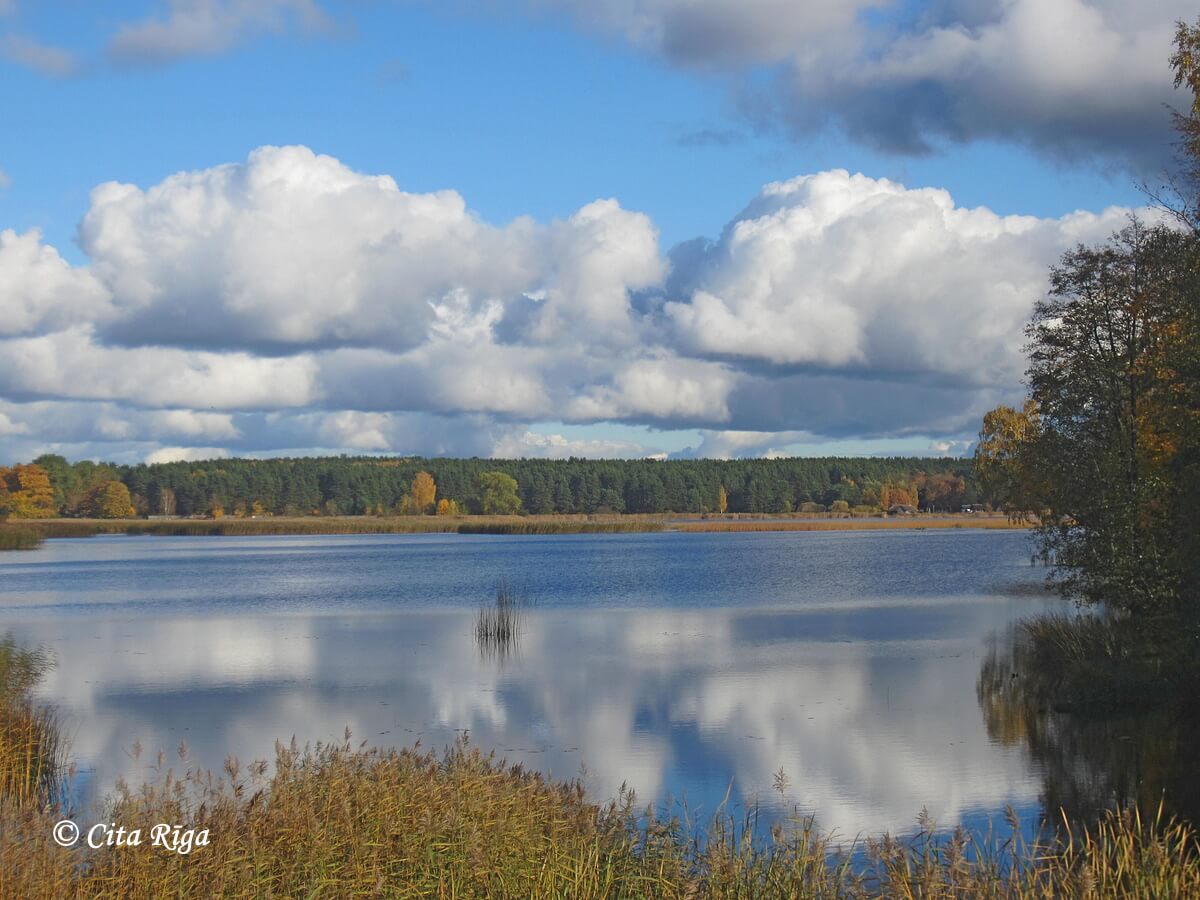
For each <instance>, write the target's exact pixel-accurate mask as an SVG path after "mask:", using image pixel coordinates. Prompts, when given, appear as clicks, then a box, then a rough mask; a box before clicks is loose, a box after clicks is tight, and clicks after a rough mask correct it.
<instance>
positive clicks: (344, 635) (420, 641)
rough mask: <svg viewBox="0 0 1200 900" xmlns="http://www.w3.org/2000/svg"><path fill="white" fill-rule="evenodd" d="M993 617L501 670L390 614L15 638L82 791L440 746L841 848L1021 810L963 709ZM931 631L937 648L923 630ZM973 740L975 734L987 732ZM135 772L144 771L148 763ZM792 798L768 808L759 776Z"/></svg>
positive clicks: (594, 632) (752, 620)
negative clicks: (349, 749) (42, 670)
mask: <svg viewBox="0 0 1200 900" xmlns="http://www.w3.org/2000/svg"><path fill="white" fill-rule="evenodd" d="M1012 602H1013V601H1012V600H1011V599H1006V598H991V599H988V598H976V599H975V602H973V603H972V604H963V603H962V601H961V599H959V598H946V599H945V600H943V601H931V600H929V599H922V600H921V601H920V602H914V603H912V604H909V605H899V604H894V603H893V604H891V605H889V606H888V607H886V608H871V607H869V606H863V607H860V608H856V609H849V610H845V611H841V612H835V611H831V610H827V609H823V608H819V607H818V608H815V609H812V610H801V611H796V612H781V611H756V610H737V609H710V610H690V611H689V610H675V609H654V610H578V609H575V610H545V609H534V610H531V611H529V612H528V613H527V615H526V616H525V618H524V633H523V634H522V636H521V652H520V654H517V655H513V656H510V657H507V658H506V659H505V660H504V661H503V664H500V661H499V660H498V659H496V658H494V657H488V656H483V657H481V655H480V653H479V648H478V646H477V644H476V640H475V631H474V629H475V620H474V616H473V614H472V613H470V612H469V611H466V610H453V611H410V612H404V613H401V614H362V615H350V616H346V615H301V616H272V617H246V616H235V617H225V618H213V617H211V616H200V617H175V618H168V619H166V620H163V619H157V618H149V617H135V618H129V619H125V620H118V621H91V620H89V621H86V622H85V623H79V625H80V626H81V627H76V628H73V629H72V630H71V632H70V633H64V631H63V629H62V628H61V627H59V626H56V625H54V624H52V623H49V622H44V621H42V622H32V623H27V624H26V625H24V626H23V627H21V628H19V629H17V633H18V637H19V638H20V639H22V640H24V641H28V642H37V643H42V644H45V645H47V646H49V647H51V648H52V649H53V651H54V652H55V653H56V655H57V658H58V667H57V668H56V669H55V670H54V672H53V673H52V674H51V675H50V677H49V679H48V681H47V682H46V684H45V686H44V694H45V696H47V697H48V698H52V699H54V700H55V701H56V702H58V703H60V704H61V705H62V707H63V710H64V712H65V713H66V714H67V716H68V721H69V722H70V723H72V725H73V731H74V735H73V737H74V748H75V752H76V754H77V756H78V757H79V758H80V759H81V760H82V761H83V763H84V766H85V768H86V769H88V770H89V777H90V779H91V783H92V785H93V786H100V787H101V788H103V787H104V786H107V785H110V784H111V783H112V781H113V779H114V778H116V777H126V778H129V779H134V780H136V779H140V778H143V777H145V776H146V775H147V774H148V773H147V771H146V768H145V761H144V760H137V759H134V758H132V757H131V756H130V755H129V754H128V753H127V752H126V751H127V750H128V748H130V747H131V746H132V745H133V743H134V742H135V741H140V742H141V744H142V745H144V746H145V747H147V748H151V749H156V748H158V747H165V748H167V749H168V751H169V750H170V749H172V748H174V747H175V746H176V745H178V743H179V742H180V741H181V740H182V741H186V742H187V743H188V745H189V747H190V752H191V758H192V759H193V760H195V761H196V762H197V763H198V764H200V765H204V766H211V767H214V768H215V767H219V766H220V764H221V762H222V760H223V759H224V757H225V755H226V754H228V753H233V754H236V755H238V756H239V757H240V758H242V759H243V760H245V759H251V758H255V757H264V756H267V755H269V754H270V751H271V747H272V745H273V742H274V740H275V739H276V738H283V739H285V740H286V739H288V738H290V737H291V736H292V735H293V734H295V735H297V736H298V737H299V738H300V740H301V741H303V740H334V739H337V738H339V737H340V736H341V734H342V732H343V729H344V728H345V727H346V726H349V727H350V728H351V729H352V731H353V732H354V733H355V735H356V736H357V737H358V738H360V739H367V740H370V741H372V742H374V743H382V744H401V745H403V744H411V743H413V742H414V741H416V740H418V739H420V740H421V741H422V743H423V745H424V746H440V745H443V744H446V743H449V742H451V741H452V740H453V739H454V738H455V736H456V734H458V733H461V732H463V731H467V732H469V733H470V736H471V739H472V740H473V741H474V742H475V743H477V744H479V745H481V746H483V747H487V748H491V747H495V748H496V749H497V750H498V751H499V752H500V753H501V754H502V755H505V756H507V757H509V758H511V759H517V758H519V759H522V760H525V761H527V762H529V763H531V764H533V765H535V766H537V767H538V768H540V769H543V770H546V771H550V772H553V773H555V774H558V775H562V776H571V775H575V774H576V773H578V772H579V771H581V767H584V768H586V771H587V773H588V775H587V784H588V787H589V789H590V791H591V792H592V794H593V796H595V797H596V798H597V799H602V798H606V797H610V796H613V795H615V793H616V792H617V790H618V788H619V786H620V785H621V783H622V782H628V783H629V784H630V785H631V786H633V787H634V788H635V789H636V790H637V791H638V793H639V795H640V796H641V797H642V798H643V799H658V800H661V799H663V798H666V797H674V798H676V799H680V798H686V800H687V802H688V804H689V806H690V808H691V809H692V810H693V811H694V812H695V813H696V814H698V815H700V816H703V815H705V814H707V813H709V812H711V811H712V810H713V809H715V807H716V805H717V804H718V803H719V802H720V800H721V798H722V797H723V796H724V795H725V793H726V790H727V789H729V788H730V786H731V785H732V796H733V798H734V799H735V801H740V802H741V803H743V804H744V803H748V802H752V800H753V798H755V797H758V798H761V800H762V802H763V803H764V804H765V805H766V806H767V807H771V806H772V804H774V805H775V806H776V807H780V806H781V805H783V804H787V805H790V804H798V805H799V806H800V807H801V809H802V811H804V812H815V813H817V815H818V820H819V822H820V824H821V825H822V826H823V827H825V828H831V829H837V830H838V831H839V832H841V833H842V834H844V835H850V836H853V835H855V834H858V833H860V832H877V831H881V830H884V829H892V830H899V831H904V830H907V829H908V828H909V827H910V826H911V824H912V821H913V817H914V815H915V813H916V812H917V811H919V810H920V809H921V808H922V807H923V806H927V807H928V808H929V811H930V812H931V813H932V814H933V815H934V816H935V817H936V818H937V819H938V820H939V821H940V822H942V823H945V824H947V825H951V824H954V823H956V822H958V821H960V820H962V819H963V818H965V817H968V816H970V815H971V814H973V813H976V814H978V813H989V812H993V811H996V810H999V809H1001V808H1002V807H1003V806H1004V805H1005V804H1007V803H1013V804H1015V805H1017V806H1018V807H1022V808H1025V809H1027V810H1028V809H1029V808H1030V807H1031V806H1032V805H1033V804H1034V803H1036V799H1037V796H1038V793H1039V790H1040V789H1041V779H1040V778H1039V777H1038V773H1037V772H1036V771H1035V770H1033V769H1031V767H1030V766H1029V764H1028V758H1027V755H1026V752H1025V750H1024V747H1023V746H1022V744H1021V743H1020V742H1017V741H1013V740H1007V741H1005V740H1000V741H996V740H993V739H992V737H991V735H990V732H989V728H985V727H984V723H983V722H982V721H981V719H980V716H979V714H978V709H977V706H976V697H975V695H974V693H973V692H972V690H971V686H972V684H973V683H974V682H975V679H976V675H977V674H978V672H979V669H980V655H981V650H982V649H983V647H982V644H981V642H980V639H979V635H980V634H981V633H986V632H987V631H988V630H989V629H991V628H994V627H997V626H1000V625H1003V624H1004V623H1005V622H1007V621H1011V619H1012V615H1013V610H1012V609H1011V604H1012ZM934 621H936V622H937V623H939V624H938V627H936V628H934V627H932V625H931V623H932V622H934ZM989 725H990V719H989ZM147 756H148V757H149V758H152V757H153V756H154V753H153V752H152V753H150V754H148V755H147ZM781 767H782V768H783V770H784V771H785V772H786V773H787V775H788V776H789V778H790V780H791V784H792V787H791V789H790V790H789V791H788V793H787V795H786V797H785V798H784V799H783V800H780V799H779V798H778V796H777V795H776V794H775V793H774V792H773V791H772V789H771V787H772V776H773V774H774V773H775V772H777V771H778V770H779V769H780V768H781Z"/></svg>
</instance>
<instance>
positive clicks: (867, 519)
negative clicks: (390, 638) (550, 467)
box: [10, 513, 1030, 538]
mask: <svg viewBox="0 0 1200 900" xmlns="http://www.w3.org/2000/svg"><path fill="white" fill-rule="evenodd" d="M18 524H19V525H20V527H22V528H23V529H26V530H29V531H36V532H37V533H38V534H39V535H40V536H41V537H42V538H79V537H93V536H95V535H100V534H128V535H156V536H174V537H186V536H226V537H234V536H263V535H302V534H313V535H335V534H496V535H538V534H541V535H552V534H619V533H656V532H680V533H684V534H702V533H746V532H796V531H809V532H811V531H881V530H907V531H925V530H944V529H970V530H1004V531H1011V530H1026V529H1028V528H1029V527H1030V524H1029V523H1027V522H1013V521H1011V520H1010V519H1009V518H1008V517H1007V516H1005V515H1003V514H995V513H991V514H988V513H925V514H917V515H912V516H888V517H884V516H878V515H875V516H854V515H850V516H846V515H842V516H834V515H828V514H825V515H820V514H817V515H813V514H797V515H790V516H789V515H762V516H756V515H748V514H745V513H740V514H735V515H730V516H720V517H717V516H712V515H707V516H704V515H694V516H688V515H661V516H660V515H628V516H626V515H591V516H586V515H579V516H381V517H375V516H308V517H294V518H285V517H264V518H235V517H228V518H221V519H24V520H20V521H19V522H11V523H10V525H18Z"/></svg>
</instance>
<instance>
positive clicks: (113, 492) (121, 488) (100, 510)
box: [85, 481, 136, 519]
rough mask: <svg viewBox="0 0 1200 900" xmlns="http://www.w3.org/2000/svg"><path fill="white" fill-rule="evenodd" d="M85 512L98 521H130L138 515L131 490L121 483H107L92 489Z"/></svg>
mask: <svg viewBox="0 0 1200 900" xmlns="http://www.w3.org/2000/svg"><path fill="white" fill-rule="evenodd" d="M85 511H86V514H87V515H89V516H91V517H93V518H96V519H128V518H130V517H131V516H133V515H136V511H135V510H134V508H133V501H132V499H131V498H130V495H129V488H128V487H126V486H125V485H124V484H123V483H122V482H120V481H106V482H104V483H102V484H98V485H96V486H95V487H94V488H92V490H91V492H90V493H89V494H88V498H87V501H86V504H85Z"/></svg>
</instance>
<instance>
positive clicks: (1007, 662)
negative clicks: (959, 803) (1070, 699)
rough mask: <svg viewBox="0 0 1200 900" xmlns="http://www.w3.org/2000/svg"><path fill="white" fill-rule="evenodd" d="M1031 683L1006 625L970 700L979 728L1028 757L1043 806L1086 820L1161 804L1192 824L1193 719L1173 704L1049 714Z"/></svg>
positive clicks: (1196, 777) (1195, 804)
mask: <svg viewBox="0 0 1200 900" xmlns="http://www.w3.org/2000/svg"><path fill="white" fill-rule="evenodd" d="M1037 683H1038V673H1037V672H1036V671H1035V670H1034V662H1033V654H1032V653H1031V652H1030V647H1029V644H1028V641H1027V639H1026V638H1025V637H1024V636H1023V635H1022V634H1021V633H1020V631H1019V629H1016V628H1009V629H1007V630H1006V631H1005V632H1004V633H1003V636H1002V637H1000V638H998V639H996V640H994V641H993V643H992V646H991V648H990V650H989V652H988V653H987V655H986V656H985V657H984V660H983V664H982V665H981V667H980V673H979V681H978V685H977V692H978V695H979V703H980V708H981V710H982V711H983V717H984V721H985V722H986V725H987V730H988V733H989V734H990V735H992V737H993V738H995V739H996V740H997V741H998V742H999V743H1000V744H1001V745H1003V746H1006V747H1020V748H1023V749H1024V750H1026V751H1027V752H1028V753H1029V754H1030V756H1031V757H1032V760H1033V761H1034V763H1035V764H1036V767H1037V769H1038V770H1039V771H1040V772H1041V775H1042V785H1041V790H1040V797H1041V801H1042V807H1043V809H1046V810H1050V811H1058V810H1062V811H1063V812H1065V813H1066V815H1067V817H1068V818H1069V819H1070V820H1071V821H1072V822H1073V823H1081V824H1090V823H1093V822H1095V821H1096V820H1097V819H1098V818H1100V817H1101V816H1102V815H1103V814H1104V813H1105V812H1106V811H1108V810H1116V809H1130V808H1136V809H1138V810H1139V811H1140V812H1141V814H1142V816H1143V818H1148V819H1153V817H1154V816H1155V814H1156V813H1157V811H1158V809H1159V805H1160V803H1161V804H1162V806H1163V809H1164V811H1165V813H1166V814H1167V815H1168V816H1170V815H1175V816H1180V817H1182V818H1185V819H1187V820H1189V821H1191V822H1200V772H1198V771H1197V769H1196V765H1195V758H1196V748H1197V747H1198V746H1200V725H1198V723H1197V721H1196V718H1195V716H1194V715H1192V714H1189V713H1188V712H1186V711H1185V707H1184V705H1183V704H1182V703H1180V704H1177V705H1175V706H1168V707H1163V708H1156V709H1153V710H1150V711H1147V712H1144V713H1140V714H1129V713H1125V714H1121V715H1104V714H1102V713H1099V712H1095V711H1090V712H1073V711H1066V710H1056V709H1051V708H1049V707H1047V705H1046V704H1045V702H1044V701H1043V700H1042V699H1041V694H1040V692H1039V691H1037V690H1036V689H1035V687H1034V686H1035V685H1036V684H1037ZM1192 699H1193V702H1194V698H1192Z"/></svg>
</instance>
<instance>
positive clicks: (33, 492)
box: [0, 464, 55, 519]
mask: <svg viewBox="0 0 1200 900" xmlns="http://www.w3.org/2000/svg"><path fill="white" fill-rule="evenodd" d="M0 514H3V515H7V516H11V517H12V518H14V519H48V518H50V517H51V516H53V515H54V514H55V507H54V488H53V487H52V486H51V485H50V475H49V473H47V472H46V470H45V469H43V468H42V467H41V466H37V465H33V464H29V465H19V464H18V465H15V466H12V467H11V468H6V467H0Z"/></svg>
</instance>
